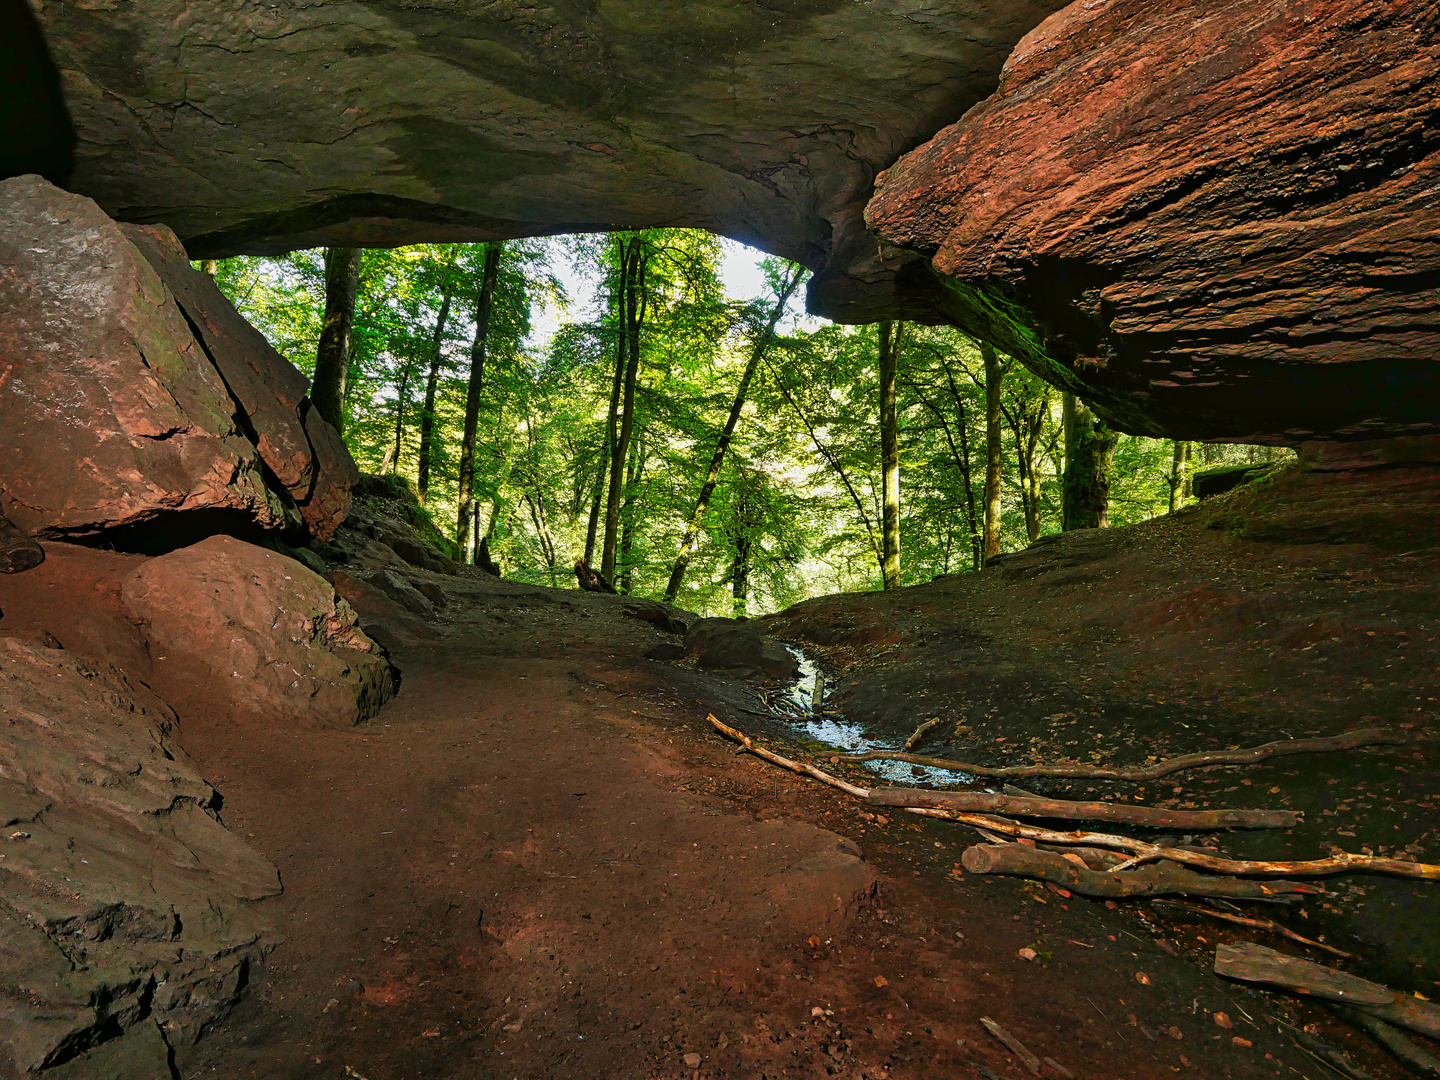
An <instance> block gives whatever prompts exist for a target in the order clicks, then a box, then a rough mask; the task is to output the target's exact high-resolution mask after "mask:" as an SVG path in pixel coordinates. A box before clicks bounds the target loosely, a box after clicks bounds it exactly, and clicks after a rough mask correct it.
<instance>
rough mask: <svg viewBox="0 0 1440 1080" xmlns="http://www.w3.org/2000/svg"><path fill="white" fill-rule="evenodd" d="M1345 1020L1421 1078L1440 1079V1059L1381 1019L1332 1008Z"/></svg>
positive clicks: (1341, 1007) (1342, 1008)
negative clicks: (1365, 1033)
mask: <svg viewBox="0 0 1440 1080" xmlns="http://www.w3.org/2000/svg"><path fill="white" fill-rule="evenodd" d="M1331 1008H1333V1009H1334V1010H1335V1012H1336V1013H1337V1014H1338V1015H1339V1016H1340V1017H1341V1018H1342V1019H1344V1020H1346V1021H1348V1022H1349V1023H1351V1024H1354V1025H1355V1026H1356V1027H1358V1028H1360V1029H1361V1030H1362V1031H1365V1032H1367V1033H1368V1034H1369V1035H1370V1036H1371V1037H1372V1038H1374V1040H1375V1041H1376V1042H1378V1043H1379V1044H1380V1045H1381V1046H1383V1047H1384V1048H1385V1049H1386V1050H1388V1051H1390V1053H1391V1054H1392V1055H1393V1056H1394V1057H1395V1058H1396V1059H1397V1060H1399V1061H1401V1062H1403V1063H1404V1064H1405V1065H1407V1066H1409V1067H1410V1068H1411V1069H1414V1070H1415V1071H1416V1072H1417V1073H1419V1074H1420V1075H1421V1076H1429V1077H1435V1078H1440V1058H1436V1057H1435V1055H1434V1054H1431V1053H1429V1052H1427V1051H1426V1050H1425V1049H1424V1048H1423V1047H1421V1046H1419V1045H1418V1044H1416V1043H1413V1042H1411V1041H1410V1040H1409V1039H1408V1038H1407V1037H1406V1036H1405V1035H1403V1034H1401V1033H1400V1032H1399V1031H1397V1030H1396V1029H1395V1028H1393V1027H1391V1026H1390V1025H1389V1024H1387V1023H1385V1021H1384V1020H1381V1019H1380V1018H1379V1017H1376V1016H1371V1015H1370V1014H1368V1013H1364V1012H1361V1011H1360V1010H1359V1009H1347V1008H1345V1006H1343V1005H1334V1006H1331Z"/></svg>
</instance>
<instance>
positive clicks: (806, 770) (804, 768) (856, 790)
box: [706, 713, 870, 799]
mask: <svg viewBox="0 0 1440 1080" xmlns="http://www.w3.org/2000/svg"><path fill="white" fill-rule="evenodd" d="M706 719H708V720H709V721H710V723H712V724H714V725H715V727H716V729H717V730H719V731H721V732H723V733H724V734H726V735H728V736H730V738H732V739H734V740H735V741H736V742H738V743H739V744H740V745H741V746H743V747H745V749H746V750H749V751H750V752H751V753H752V754H755V755H757V756H758V757H762V758H764V759H765V760H766V761H771V762H774V763H775V764H776V765H779V766H780V767H781V768H782V769H789V770H790V771H791V772H797V773H803V774H804V775H806V776H813V777H814V778H815V779H816V780H819V781H820V782H821V783H822V784H829V785H830V786H831V787H837V788H839V789H840V790H841V791H843V792H845V793H846V794H847V795H855V796H857V797H858V798H861V799H863V798H865V796H866V795H868V794H870V792H869V790H868V789H867V788H862V787H856V786H855V785H854V784H847V783H846V782H845V781H844V780H841V779H840V778H839V777H838V776H831V775H830V774H829V773H827V772H825V771H824V770H823V769H817V768H816V767H815V766H814V765H809V764H806V763H805V762H803V761H791V760H790V759H789V758H787V757H781V756H780V755H779V754H777V753H775V752H774V751H773V750H766V749H765V748H764V747H763V746H760V745H758V744H756V743H754V742H752V741H751V740H750V736H748V735H746V734H744V733H743V732H740V731H736V730H735V729H734V728H732V727H729V726H727V725H725V724H722V723H721V722H720V721H719V720H717V719H715V714H714V713H711V714H710V715H709V716H707V717H706Z"/></svg>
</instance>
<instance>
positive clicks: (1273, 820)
mask: <svg viewBox="0 0 1440 1080" xmlns="http://www.w3.org/2000/svg"><path fill="white" fill-rule="evenodd" d="M869 801H870V802H872V803H875V804H877V805H879V806H934V807H940V808H942V809H947V810H964V811H969V812H971V813H989V814H1009V815H1011V816H1013V817H1032V818H1061V819H1065V820H1070V821H1119V822H1123V823H1125V824H1127V825H1144V826H1146V827H1147V828H1152V829H1179V830H1195V831H1206V830H1211V829H1288V828H1291V827H1293V826H1295V825H1298V824H1299V823H1300V818H1301V815H1300V814H1299V813H1298V812H1297V811H1294V810H1162V809H1159V808H1158V807H1154V806H1135V805H1132V804H1129V803H1109V802H1070V801H1068V800H1065V799H1042V798H1039V797H1038V796H1028V797H1027V796H1020V795H995V794H992V793H990V792H986V791H928V790H925V789H923V788H872V789H871V791H870V798H869Z"/></svg>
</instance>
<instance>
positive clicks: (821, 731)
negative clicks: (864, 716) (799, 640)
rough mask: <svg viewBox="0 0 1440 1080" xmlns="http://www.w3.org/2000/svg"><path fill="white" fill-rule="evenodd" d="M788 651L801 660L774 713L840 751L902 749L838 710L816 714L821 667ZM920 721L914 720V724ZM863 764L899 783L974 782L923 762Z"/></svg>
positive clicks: (946, 784)
mask: <svg viewBox="0 0 1440 1080" xmlns="http://www.w3.org/2000/svg"><path fill="white" fill-rule="evenodd" d="M785 648H786V649H788V650H789V651H790V655H791V656H793V657H795V659H796V661H798V662H799V664H800V677H799V678H798V679H796V680H795V682H793V683H792V684H791V685H790V686H789V688H788V689H786V690H783V691H779V692H777V693H776V694H775V696H774V697H773V698H772V699H771V702H770V704H771V707H772V709H773V710H774V712H775V715H776V716H777V717H779V718H781V719H783V720H784V721H786V722H787V724H788V726H789V727H791V728H792V729H793V730H794V731H795V733H796V734H797V735H803V736H804V737H806V738H807V739H810V740H813V741H816V742H821V743H824V744H825V745H826V746H830V747H833V748H834V749H836V750H839V751H843V752H852V751H858V750H903V749H905V739H904V738H903V737H902V738H890V737H885V736H881V737H879V738H866V737H865V729H864V727H863V726H862V725H860V724H857V723H855V722H853V721H850V720H847V719H845V718H844V717H843V716H840V715H839V714H837V713H826V712H823V711H822V712H821V713H820V715H818V716H817V715H816V714H815V709H814V704H815V702H814V694H815V675H816V673H817V672H819V671H820V668H819V667H818V666H817V665H816V663H815V661H813V660H812V659H810V657H808V656H806V655H805V653H804V652H803V651H802V650H800V649H797V648H796V647H795V646H793V645H786V646H785ZM829 691H830V681H829V679H828V678H827V679H826V680H825V683H824V685H823V687H822V690H821V706H822V710H823V706H824V699H825V698H826V697H828V696H829ZM918 723H919V722H918V721H917V724H918ZM861 767H862V768H864V769H865V770H867V771H868V772H872V773H874V774H875V775H876V776H878V777H880V778H881V779H883V780H885V781H887V782H889V783H891V784H897V785H901V786H911V785H914V784H916V783H926V784H934V785H936V786H943V787H949V786H953V785H960V784H966V785H969V784H973V783H974V782H975V777H973V776H971V775H969V774H968V773H961V772H952V771H951V770H949V769H932V768H930V767H928V766H926V765H911V764H910V763H909V762H905V761H866V762H864V763H862V765H861Z"/></svg>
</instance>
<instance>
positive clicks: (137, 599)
mask: <svg viewBox="0 0 1440 1080" xmlns="http://www.w3.org/2000/svg"><path fill="white" fill-rule="evenodd" d="M122 598H123V601H124V603H125V605H126V607H127V608H128V609H129V610H130V611H131V613H133V614H134V615H135V617H136V618H137V619H139V620H141V622H142V624H143V625H142V630H143V632H144V634H145V636H146V638H147V639H148V640H149V643H150V651H151V655H152V657H153V662H154V666H153V679H154V682H153V685H154V686H155V687H156V688H157V689H158V690H159V691H160V692H161V693H162V694H164V695H165V697H166V699H167V700H169V701H171V702H173V703H174V704H175V705H176V706H177V707H180V708H181V709H182V711H183V709H184V707H185V705H186V704H188V703H192V702H193V703H198V704H200V705H201V706H209V707H212V708H213V707H214V705H215V704H216V703H228V704H229V705H230V706H231V707H232V708H233V709H234V710H235V711H236V712H237V713H242V714H248V715H251V716H257V717H261V718H263V719H265V720H267V721H270V722H277V721H278V722H283V723H300V724H309V725H317V726H320V727H348V726H349V725H352V724H356V723H359V722H360V721H362V720H365V719H368V718H369V717H371V716H373V715H374V714H375V712H376V711H377V710H378V709H379V708H380V706H381V705H383V704H384V703H385V702H386V701H388V700H389V699H390V698H391V697H392V696H393V695H394V692H395V686H394V678H393V675H392V673H391V669H390V664H389V662H388V661H387V660H386V658H385V657H384V655H383V654H382V653H381V651H380V649H379V647H378V646H377V645H376V644H375V643H374V642H373V641H371V640H370V638H369V637H367V636H366V635H365V633H364V632H363V631H361V630H360V628H359V627H358V626H357V625H356V616H355V612H354V611H353V610H351V608H350V606H349V605H348V604H347V603H345V601H343V600H341V599H340V598H339V597H337V596H336V595H335V589H334V588H333V587H332V586H331V584H330V583H329V582H328V581H326V580H325V579H324V578H322V577H320V576H319V575H318V574H316V573H314V572H313V571H311V570H308V569H306V568H305V567H304V566H302V565H301V564H300V563H298V562H296V561H295V560H294V559H289V558H286V557H285V556H283V555H279V554H276V553H275V552H273V551H266V550H265V549H264V548H259V547H255V546H253V545H251V544H246V543H242V542H241V541H239V540H236V539H234V538H233V537H229V536H212V537H210V538H209V539H208V540H203V541H201V542H200V543H198V544H195V545H194V546H192V547H188V548H182V549H181V550H179V551H173V552H171V553H170V554H168V555H162V556H160V557H158V558H155V559H150V560H147V561H146V562H145V563H143V564H142V565H141V566H139V567H138V568H137V569H135V570H134V571H133V572H132V573H131V574H130V576H129V577H127V578H126V579H125V582H124V584H123V586H122Z"/></svg>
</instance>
